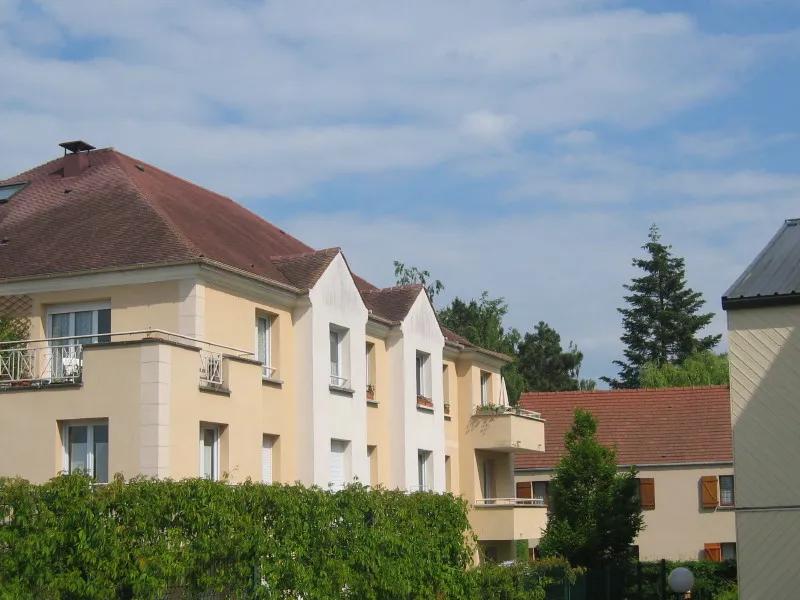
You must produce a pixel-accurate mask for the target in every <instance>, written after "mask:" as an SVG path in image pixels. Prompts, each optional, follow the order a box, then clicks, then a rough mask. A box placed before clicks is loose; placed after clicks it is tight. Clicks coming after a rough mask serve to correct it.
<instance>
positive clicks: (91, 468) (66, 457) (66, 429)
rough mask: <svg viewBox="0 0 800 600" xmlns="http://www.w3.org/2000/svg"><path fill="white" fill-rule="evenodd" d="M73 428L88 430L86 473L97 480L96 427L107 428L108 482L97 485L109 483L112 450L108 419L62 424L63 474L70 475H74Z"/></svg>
mask: <svg viewBox="0 0 800 600" xmlns="http://www.w3.org/2000/svg"><path fill="white" fill-rule="evenodd" d="M73 427H85V428H86V473H87V474H88V475H89V476H90V477H92V478H94V479H97V462H96V455H95V439H94V438H95V427H105V428H106V438H107V441H106V445H107V446H108V449H107V451H106V452H107V454H108V456H107V457H106V463H107V464H106V480H105V481H97V483H108V481H109V479H110V477H109V473H110V462H111V461H110V460H109V459H110V449H111V428H110V427H109V423H108V419H98V420H93V421H80V420H77V421H64V422H63V423H62V428H61V440H62V444H61V446H62V454H63V460H62V463H63V472H64V473H67V474H70V473H72V464H71V462H72V461H71V460H70V459H71V455H70V436H69V433H70V429H72V428H73Z"/></svg>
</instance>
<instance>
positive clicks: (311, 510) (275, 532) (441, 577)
mask: <svg viewBox="0 0 800 600" xmlns="http://www.w3.org/2000/svg"><path fill="white" fill-rule="evenodd" d="M468 531H469V523H468V520H467V505H466V503H465V502H464V501H463V500H461V499H457V498H454V497H453V496H451V495H449V494H448V495H441V494H433V493H415V494H406V493H403V492H398V491H385V490H373V491H367V489H366V488H365V487H363V486H361V485H353V486H350V487H348V488H347V489H345V490H343V491H340V492H337V493H332V492H328V491H323V490H321V489H319V488H306V487H302V486H299V485H261V484H254V483H243V484H241V485H235V486H234V485H227V484H225V483H215V482H211V481H204V480H199V479H191V480H183V481H159V480H153V479H145V478H136V479H132V480H130V481H127V482H125V481H123V480H122V479H121V478H117V479H115V481H113V482H112V483H110V484H108V485H104V486H97V485H92V482H91V479H89V478H88V477H85V476H82V475H67V476H60V477H57V478H55V479H52V480H51V481H49V482H48V483H45V484H43V485H33V484H31V483H28V482H27V481H24V480H21V479H0V598H2V599H3V600H5V599H11V598H13V599H15V600H23V599H26V598H31V599H33V598H36V599H40V598H47V599H52V600H73V599H75V600H77V599H81V600H84V599H87V600H92V599H104V600H105V599H111V598H125V597H128V598H161V597H163V596H164V594H165V592H166V591H167V590H168V588H169V589H170V590H171V591H170V593H171V594H174V593H176V592H175V590H178V593H181V594H184V595H185V596H186V597H196V596H198V595H200V594H201V593H204V592H212V591H213V592H217V593H219V594H221V597H226V598H282V599H284V598H299V597H302V598H304V600H317V599H319V600H322V599H325V600H328V599H331V598H358V599H362V598H363V599H377V598H381V599H394V598H404V599H405V598H431V599H434V598H437V597H440V598H441V597H444V598H469V597H471V593H472V592H471V586H472V585H474V582H473V579H472V576H471V574H470V572H469V571H468V566H469V565H470V564H471V561H472V556H473V554H472V547H471V545H472V540H471V538H470V536H468V535H467V532H468ZM170 597H173V596H172V595H171V596H170Z"/></svg>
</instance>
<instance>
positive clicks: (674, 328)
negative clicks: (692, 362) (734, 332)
mask: <svg viewBox="0 0 800 600" xmlns="http://www.w3.org/2000/svg"><path fill="white" fill-rule="evenodd" d="M660 239H661V234H660V233H659V231H658V227H656V226H655V225H653V226H652V227H650V235H649V241H648V243H646V244H645V245H644V246H642V248H643V249H644V250H646V251H647V253H648V255H649V256H648V258H644V259H642V258H634V259H633V266H634V267H637V268H639V269H641V270H642V271H644V275H642V276H641V277H635V278H634V279H633V280H632V282H631V283H630V284H629V285H625V286H624V287H625V289H626V290H628V292H630V294H629V295H627V296H625V297H624V299H625V302H626V304H627V306H626V307H625V308H619V309H617V310H618V311H619V312H620V314H622V327H623V329H624V333H623V334H622V337H621V338H620V339H621V340H622V342H623V343H624V344H625V351H624V354H625V361H621V360H616V361H614V364H615V365H617V366H618V367H619V368H620V371H619V376H618V377H619V378H618V379H610V378H608V377H603V378H602V379H603V381H605V382H607V383H608V384H609V385H611V387H612V388H615V389H620V388H638V387H641V374H642V373H641V371H642V369H643V368H644V367H645V365H647V364H653V365H655V366H657V367H658V366H661V365H665V364H670V363H673V364H682V363H683V362H684V361H685V360H686V359H687V358H689V357H690V356H691V355H692V354H694V353H696V352H704V351H707V350H712V349H713V348H714V347H715V346H716V345H717V344H718V343H719V341H720V339H721V337H722V336H721V335H709V336H705V337H698V332H699V331H700V330H701V329H703V328H704V327H705V326H706V325H708V324H709V323H710V322H711V319H712V318H713V317H714V313H704V314H700V312H699V311H700V309H701V308H702V307H703V305H704V304H705V300H703V297H702V294H700V292H695V291H694V290H692V289H691V288H689V287H687V285H686V268H685V264H684V259H683V258H678V257H675V256H673V255H672V252H671V249H672V247H671V246H665V245H664V244H662V243H661V242H660Z"/></svg>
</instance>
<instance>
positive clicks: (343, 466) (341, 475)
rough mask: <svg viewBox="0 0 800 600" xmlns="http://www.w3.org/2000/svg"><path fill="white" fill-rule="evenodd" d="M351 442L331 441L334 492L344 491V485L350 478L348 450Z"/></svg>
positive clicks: (331, 484)
mask: <svg viewBox="0 0 800 600" xmlns="http://www.w3.org/2000/svg"><path fill="white" fill-rule="evenodd" d="M349 446H350V442H347V441H345V440H331V473H330V483H329V485H330V487H331V489H333V490H334V491H338V490H341V489H344V484H345V481H347V479H349V477H348V473H347V449H348V447H349Z"/></svg>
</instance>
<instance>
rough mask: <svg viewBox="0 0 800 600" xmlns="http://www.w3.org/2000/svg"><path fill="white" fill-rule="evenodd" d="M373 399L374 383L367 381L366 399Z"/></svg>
mask: <svg viewBox="0 0 800 600" xmlns="http://www.w3.org/2000/svg"><path fill="white" fill-rule="evenodd" d="M374 399H375V384H374V383H368V384H367V400H374Z"/></svg>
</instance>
